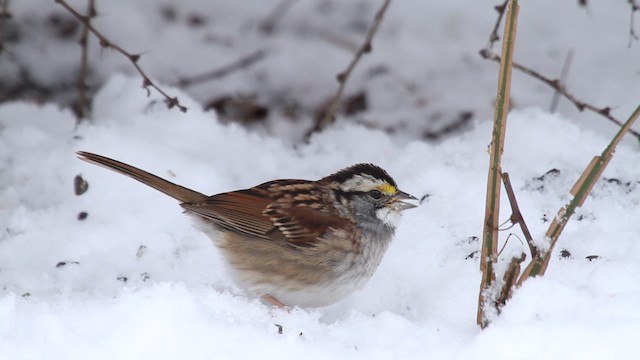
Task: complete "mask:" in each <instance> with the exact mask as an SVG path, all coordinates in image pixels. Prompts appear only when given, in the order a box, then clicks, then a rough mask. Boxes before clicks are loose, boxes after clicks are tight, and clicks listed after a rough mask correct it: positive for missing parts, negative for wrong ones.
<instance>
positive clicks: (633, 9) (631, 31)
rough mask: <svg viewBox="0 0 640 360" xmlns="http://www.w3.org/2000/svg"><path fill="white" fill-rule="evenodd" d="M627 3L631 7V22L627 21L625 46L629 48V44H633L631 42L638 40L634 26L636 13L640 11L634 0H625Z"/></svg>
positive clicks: (639, 38)
mask: <svg viewBox="0 0 640 360" xmlns="http://www.w3.org/2000/svg"><path fill="white" fill-rule="evenodd" d="M627 1H628V2H629V5H630V6H631V20H629V44H628V45H627V46H628V47H631V43H632V42H633V40H635V41H638V40H640V37H639V36H638V33H636V30H635V25H634V19H635V15H636V11H640V5H638V3H637V2H636V0H627Z"/></svg>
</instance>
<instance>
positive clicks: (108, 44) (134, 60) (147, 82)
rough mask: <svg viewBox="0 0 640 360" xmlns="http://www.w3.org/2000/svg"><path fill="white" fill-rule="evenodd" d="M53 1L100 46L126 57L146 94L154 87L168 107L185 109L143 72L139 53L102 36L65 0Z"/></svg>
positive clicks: (85, 17)
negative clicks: (90, 34)
mask: <svg viewBox="0 0 640 360" xmlns="http://www.w3.org/2000/svg"><path fill="white" fill-rule="evenodd" d="M54 2H56V3H57V4H60V5H61V6H62V7H63V8H64V9H65V10H67V11H68V12H69V13H70V14H71V15H73V17H75V18H76V19H77V20H78V21H80V22H81V23H82V24H83V25H84V26H85V27H86V28H87V29H89V32H91V33H92V34H93V35H94V36H95V37H97V38H98V39H99V40H100V46H102V47H103V48H111V49H113V50H115V51H116V52H118V53H120V54H121V55H122V56H124V57H126V58H127V60H129V62H131V64H132V65H133V67H134V68H135V69H136V70H137V71H138V73H139V74H140V76H141V77H142V87H143V88H144V89H145V90H147V96H148V95H150V94H151V92H150V90H149V88H150V87H151V88H153V89H155V90H156V91H157V92H159V93H160V94H161V95H162V96H163V97H164V98H165V103H166V104H167V107H168V108H170V109H171V108H173V107H174V106H175V107H177V108H178V109H180V111H182V112H186V111H187V108H186V107H185V106H183V105H181V104H180V102H179V101H178V98H177V97H171V96H169V95H168V94H167V93H166V92H164V90H162V89H161V88H160V87H159V86H157V85H156V84H155V83H154V82H153V81H151V79H150V78H149V77H148V76H147V74H146V73H145V72H144V70H142V68H141V67H140V65H139V64H138V60H140V54H131V53H129V52H127V51H125V50H124V49H123V48H121V47H120V46H118V45H117V44H115V43H113V42H112V41H111V40H109V39H108V38H107V37H106V36H104V35H103V34H102V33H101V32H100V31H98V30H97V29H96V28H94V27H93V25H91V23H90V22H89V17H88V16H84V15H81V14H80V13H78V12H77V11H76V10H75V9H74V8H72V7H71V6H69V4H67V3H66V1H65V0H54Z"/></svg>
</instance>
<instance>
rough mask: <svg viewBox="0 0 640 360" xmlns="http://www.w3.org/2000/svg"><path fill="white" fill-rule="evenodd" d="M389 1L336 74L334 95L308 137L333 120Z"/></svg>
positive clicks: (381, 8) (389, 1) (383, 5)
mask: <svg viewBox="0 0 640 360" xmlns="http://www.w3.org/2000/svg"><path fill="white" fill-rule="evenodd" d="M390 3H391V0H384V3H383V4H382V6H381V7H380V9H379V10H378V12H377V13H376V16H375V18H374V20H373V23H372V24H371V26H370V27H369V31H368V32H367V35H366V37H365V40H364V42H363V43H362V45H361V46H360V48H359V49H358V51H356V53H355V56H354V57H353V59H352V60H351V63H350V64H349V66H347V69H346V70H345V71H343V72H341V73H340V74H338V75H337V77H336V78H337V80H338V83H340V85H339V86H338V90H337V91H336V95H335V96H334V98H333V100H332V101H331V105H329V108H328V110H327V112H326V114H325V116H324V117H322V118H321V120H320V121H318V122H317V123H316V124H315V126H314V127H313V128H312V129H311V130H310V131H309V132H308V133H307V138H309V137H310V136H311V135H312V134H313V133H315V132H318V131H322V130H323V129H324V128H326V127H327V125H329V124H331V123H332V122H333V121H334V120H335V115H336V111H337V109H338V105H339V104H340V99H341V98H342V93H343V92H344V88H345V86H346V84H347V81H348V80H349V76H351V73H352V72H353V69H354V68H355V67H356V64H358V61H360V58H361V57H362V55H364V54H366V53H369V52H371V49H372V46H371V41H372V40H373V36H374V35H375V34H376V31H377V30H378V27H379V26H380V23H381V22H382V18H383V17H384V13H385V11H386V10H387V7H389V4H390Z"/></svg>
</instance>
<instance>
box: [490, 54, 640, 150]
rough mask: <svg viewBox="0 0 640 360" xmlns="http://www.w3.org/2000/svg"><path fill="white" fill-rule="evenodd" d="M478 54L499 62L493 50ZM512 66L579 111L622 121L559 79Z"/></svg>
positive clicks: (620, 123) (631, 131) (630, 131)
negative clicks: (581, 96)
mask: <svg viewBox="0 0 640 360" xmlns="http://www.w3.org/2000/svg"><path fill="white" fill-rule="evenodd" d="M480 56H482V57H483V58H485V59H488V60H493V61H496V62H500V55H498V54H496V53H495V52H493V51H492V50H489V49H482V50H480ZM513 68H514V69H517V70H520V71H521V72H523V73H525V74H527V75H529V76H531V77H533V78H535V79H537V80H539V81H541V82H543V83H545V84H547V85H549V86H550V87H551V88H553V89H555V90H556V91H557V92H558V93H560V94H561V95H562V96H564V97H565V98H566V99H567V100H569V101H571V102H572V103H573V104H574V105H575V106H576V107H577V108H578V110H579V111H584V110H589V111H592V112H594V113H596V114H598V115H600V116H602V117H604V118H606V119H608V120H609V121H611V122H612V123H614V124H616V125H618V126H622V125H623V124H622V122H620V120H618V119H616V118H614V117H613V116H611V108H610V107H608V106H607V107H603V108H598V107H595V106H593V105H591V104H589V103H586V102H584V101H582V100H579V99H578V98H576V97H575V96H574V95H573V94H571V93H569V92H568V91H567V89H566V88H565V87H564V85H562V84H561V83H560V81H559V80H557V79H553V80H552V79H549V78H547V77H546V76H544V75H542V74H540V73H539V72H537V71H535V70H531V69H529V68H528V67H525V66H523V65H520V64H518V63H516V62H514V63H513ZM629 133H631V134H633V135H634V136H636V137H637V138H640V133H638V132H637V131H634V130H632V129H630V130H629Z"/></svg>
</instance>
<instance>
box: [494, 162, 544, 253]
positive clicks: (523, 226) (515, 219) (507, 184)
mask: <svg viewBox="0 0 640 360" xmlns="http://www.w3.org/2000/svg"><path fill="white" fill-rule="evenodd" d="M501 177H502V183H503V184H504V189H505V191H506V192H507V198H509V204H511V218H510V219H511V222H512V223H513V224H516V223H517V224H518V225H520V230H522V234H523V235H524V238H525V239H526V240H527V245H529V251H530V252H531V257H532V258H534V257H536V256H538V252H539V251H538V247H537V246H536V244H534V242H533V237H532V236H531V233H530V232H529V228H528V227H527V223H526V222H525V221H524V217H523V216H522V213H521V212H520V207H519V206H518V201H517V200H516V195H515V193H514V192H513V187H512V186H511V179H509V174H508V173H506V172H503V173H502V174H501Z"/></svg>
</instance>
